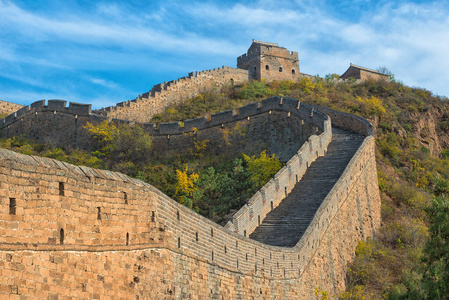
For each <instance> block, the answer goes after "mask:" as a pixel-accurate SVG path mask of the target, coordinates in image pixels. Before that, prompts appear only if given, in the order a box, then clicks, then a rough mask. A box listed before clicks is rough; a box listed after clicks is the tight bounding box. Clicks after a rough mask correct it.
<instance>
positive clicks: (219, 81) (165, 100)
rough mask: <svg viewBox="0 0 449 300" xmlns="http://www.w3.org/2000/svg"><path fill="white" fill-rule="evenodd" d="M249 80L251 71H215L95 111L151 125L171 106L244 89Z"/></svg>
mask: <svg viewBox="0 0 449 300" xmlns="http://www.w3.org/2000/svg"><path fill="white" fill-rule="evenodd" d="M248 79H249V76H248V71H246V70H241V69H235V68H231V67H226V66H222V67H221V68H217V69H212V70H203V71H197V72H190V73H188V76H184V77H180V78H178V79H177V80H172V81H169V82H163V83H159V84H156V85H154V86H153V87H152V88H151V90H149V91H148V92H146V93H143V94H141V95H139V96H138V97H136V98H135V99H133V100H128V101H124V102H120V103H117V104H116V105H115V106H110V107H106V108H102V109H100V110H97V111H94V112H95V113H96V114H100V115H105V116H109V117H110V118H118V119H127V120H132V121H136V122H148V121H149V120H150V119H151V118H152V117H153V115H154V114H157V113H161V112H163V111H164V110H165V108H167V107H168V106H169V105H172V104H176V103H181V102H183V101H185V100H188V99H190V98H193V97H195V96H197V95H198V94H200V93H204V92H206V91H207V90H208V89H211V88H212V87H217V88H220V87H223V86H226V85H229V86H231V85H243V84H244V83H245V82H247V81H248Z"/></svg>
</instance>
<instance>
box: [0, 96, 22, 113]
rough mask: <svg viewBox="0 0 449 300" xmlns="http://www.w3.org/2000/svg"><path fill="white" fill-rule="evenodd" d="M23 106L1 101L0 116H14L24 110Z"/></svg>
mask: <svg viewBox="0 0 449 300" xmlns="http://www.w3.org/2000/svg"><path fill="white" fill-rule="evenodd" d="M22 106H23V105H20V104H16V103H12V102H7V101H2V100H0V114H8V115H10V114H12V113H13V112H15V111H18V110H19V109H21V108H22Z"/></svg>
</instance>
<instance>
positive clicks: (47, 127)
mask: <svg viewBox="0 0 449 300" xmlns="http://www.w3.org/2000/svg"><path fill="white" fill-rule="evenodd" d="M103 119H105V117H102V116H96V115H93V114H92V113H91V105H90V104H79V103H74V102H70V103H69V106H67V101H65V100H48V101H47V102H46V101H45V100H40V101H36V102H34V103H32V104H31V105H29V106H24V107H22V108H21V109H20V110H18V111H16V112H14V113H13V114H11V115H9V116H7V117H6V118H4V119H0V137H2V138H11V137H14V136H18V135H24V136H25V137H27V138H29V139H33V140H36V141H37V142H39V143H45V144H49V145H52V146H58V147H71V148H84V149H90V147H91V142H92V140H91V137H90V134H89V133H88V132H87V130H85V129H84V128H83V126H85V125H86V123H87V122H88V121H90V122H99V121H101V120H103Z"/></svg>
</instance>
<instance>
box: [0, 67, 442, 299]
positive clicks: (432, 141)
mask: <svg viewBox="0 0 449 300" xmlns="http://www.w3.org/2000/svg"><path fill="white" fill-rule="evenodd" d="M336 77H337V76H335V75H329V76H326V79H321V78H316V79H315V80H311V79H308V78H303V79H301V80H299V81H298V82H292V81H282V82H277V81H275V82H272V83H269V84H268V83H265V82H263V81H262V82H257V81H255V82H251V83H248V84H246V85H244V86H242V87H234V88H231V87H228V88H227V89H224V90H221V91H218V90H213V91H210V92H208V93H205V94H201V95H198V96H197V97H195V98H193V99H191V100H190V101H187V102H185V103H183V104H181V105H178V106H173V107H170V108H168V109H167V110H166V111H165V112H164V113H163V114H159V115H156V116H154V118H153V121H155V122H167V121H175V120H185V119H191V118H195V117H199V116H203V115H205V114H210V113H215V112H219V111H223V110H227V109H232V108H237V107H240V106H242V105H245V104H249V103H252V102H255V101H260V100H261V99H264V98H266V97H269V96H272V95H282V96H290V97H294V98H297V99H300V101H301V102H305V103H310V104H318V105H322V106H326V107H329V108H333V109H336V110H339V111H344V112H348V113H352V114H356V115H360V116H362V117H365V118H367V119H369V120H370V121H371V122H372V123H373V125H374V126H375V129H376V145H377V147H376V160H377V169H378V178H379V188H380V191H381V198H382V207H381V211H382V227H381V229H380V231H379V232H378V234H377V235H376V236H375V237H373V238H372V239H369V240H367V241H360V243H359V246H358V248H357V251H356V258H355V260H354V262H353V263H352V264H351V266H350V268H349V270H348V274H347V283H348V290H347V291H346V292H345V293H343V294H341V295H337V296H333V295H330V296H332V297H335V298H338V297H339V298H342V299H386V298H390V299H425V298H427V299H447V297H448V296H447V294H448V282H449V280H448V270H449V266H448V256H447V254H448V253H449V251H448V250H449V249H448V241H447V240H448V236H449V229H448V227H449V225H448V222H449V221H448V220H449V211H448V201H447V200H446V193H447V191H448V189H449V188H448V187H449V135H448V133H449V104H448V101H447V99H446V98H442V97H438V96H433V95H432V94H431V93H430V92H429V91H427V90H425V89H421V88H411V87H407V86H405V85H403V84H401V83H400V82H396V81H392V82H383V81H367V82H363V83H355V82H336V81H335V80H334V79H335V78H336ZM103 125H104V126H106V127H107V126H111V124H109V125H108V124H103ZM91 129H92V130H93V131H94V132H93V133H94V135H95V130H94V127H91ZM136 130H138V129H136ZM125 131H126V130H125ZM97 136H98V137H99V140H100V143H99V144H98V147H99V148H98V149H97V151H98V152H96V153H95V156H92V155H90V154H87V153H84V152H78V151H79V150H76V151H75V150H67V152H64V151H63V150H61V149H47V148H46V147H45V146H41V145H36V144H33V143H31V144H30V145H28V144H26V143H23V140H21V139H20V138H15V139H10V140H6V141H3V142H2V143H3V146H4V147H7V148H13V149H15V150H19V152H24V153H27V154H32V153H33V151H41V153H43V154H44V155H47V156H50V157H54V158H57V159H61V160H65V161H69V162H71V163H81V164H86V165H89V166H94V167H109V168H111V169H113V170H118V171H122V172H125V173H127V174H129V175H132V176H136V177H137V178H140V179H143V180H145V181H147V182H150V183H152V184H153V185H155V186H156V187H158V188H159V189H161V190H162V191H164V192H165V193H166V194H168V195H170V196H172V197H174V198H175V199H177V200H178V201H180V202H181V203H184V204H185V205H187V206H189V207H191V208H192V209H195V210H197V211H199V212H200V213H202V214H203V215H205V216H207V217H209V218H212V219H215V220H216V221H222V220H223V217H224V216H225V215H226V214H227V213H228V212H229V211H230V210H231V209H238V208H239V207H240V206H241V205H242V204H243V203H245V201H246V199H247V198H248V197H250V196H251V195H252V193H253V192H254V191H255V190H257V188H259V187H260V186H261V185H262V184H263V183H264V180H267V178H268V179H269V178H270V177H271V176H272V174H273V172H275V170H276V171H277V169H278V168H279V167H280V165H279V162H278V161H276V159H275V158H273V157H271V156H268V155H266V154H265V153H264V152H262V153H261V154H260V155H259V156H258V157H256V156H254V157H248V156H244V155H243V154H241V155H240V156H237V157H233V158H230V157H227V156H221V157H208V158H207V159H204V157H202V156H201V155H204V151H202V149H204V147H207V144H204V145H201V144H197V148H196V149H192V151H190V152H187V153H185V154H184V155H181V154H180V155H178V156H176V157H170V158H169V159H167V158H164V157H159V158H157V159H155V158H150V159H149V160H148V161H146V162H145V163H144V164H141V161H133V159H132V157H133V156H131V158H130V159H129V160H123V159H122V157H121V159H120V160H119V161H114V160H115V159H117V155H112V156H111V157H109V158H108V157H107V154H108V153H109V152H108V151H112V150H113V149H115V148H114V147H116V146H111V145H109V144H108V143H112V142H114V141H115V139H110V140H109V141H107V140H102V138H101V135H97ZM144 140H145V139H144ZM104 142H107V143H104ZM144 144H145V143H144ZM147 145H148V144H147ZM105 146H106V148H104V147H105ZM108 147H109V148H108ZM262 150H263V149H262ZM118 157H120V153H118ZM198 158H200V159H198ZM265 163H266V164H265ZM261 174H263V175H266V178H265V179H263V178H257V179H256V177H257V176H258V175H261ZM238 197H240V198H238ZM317 294H320V295H321V296H323V297H328V296H329V295H328V294H327V293H326V292H320V291H319V290H318V291H317Z"/></svg>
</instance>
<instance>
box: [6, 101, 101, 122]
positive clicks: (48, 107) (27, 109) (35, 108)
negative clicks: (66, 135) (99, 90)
mask: <svg viewBox="0 0 449 300" xmlns="http://www.w3.org/2000/svg"><path fill="white" fill-rule="evenodd" d="M37 112H52V113H54V114H56V113H63V114H69V115H73V116H89V115H90V114H91V112H92V105H91V104H82V103H76V102H69V106H67V101H66V100H58V99H51V100H47V102H46V101H45V100H39V101H35V102H33V103H31V104H30V105H26V106H23V107H22V108H21V109H19V110H18V111H16V112H14V113H12V114H10V115H9V116H7V117H6V118H4V119H0V128H4V127H8V126H9V125H11V124H13V123H15V122H17V121H19V120H20V119H22V118H23V117H24V116H26V115H29V114H33V113H37Z"/></svg>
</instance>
